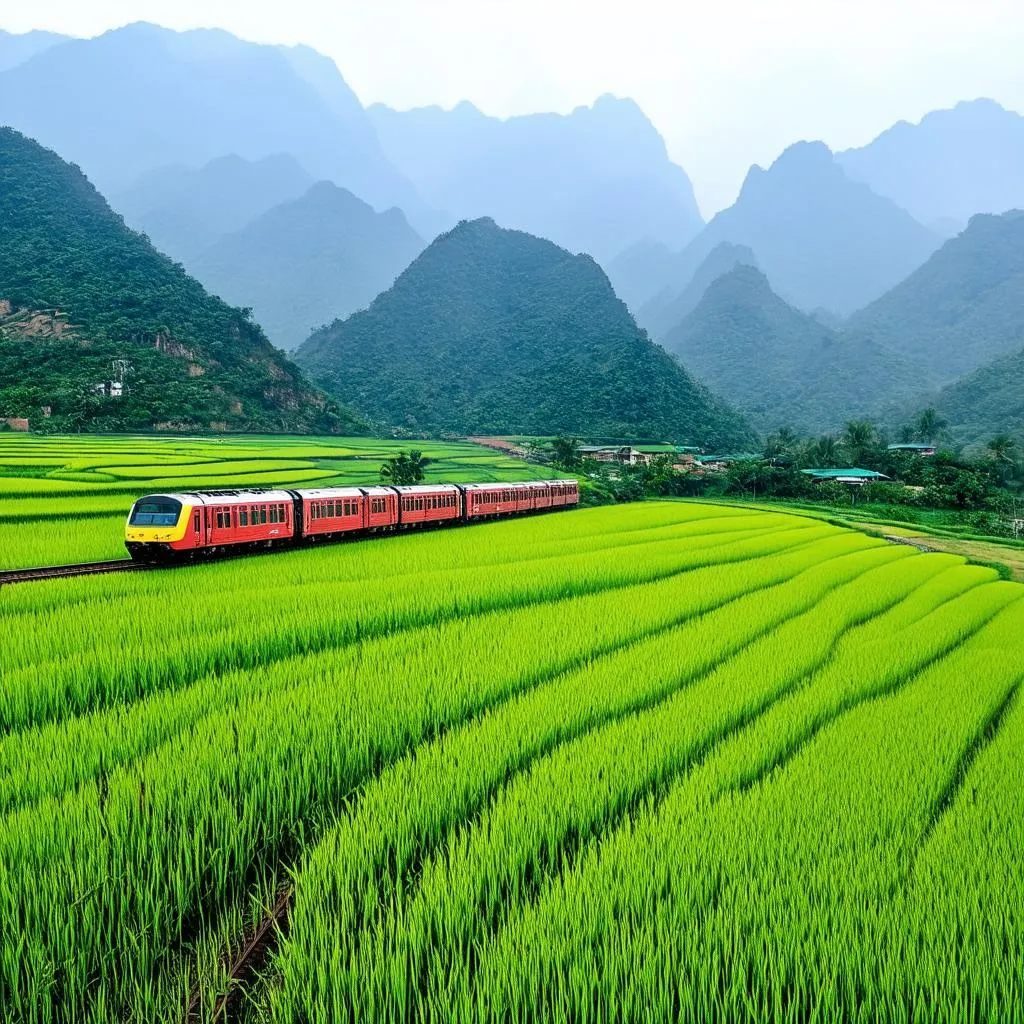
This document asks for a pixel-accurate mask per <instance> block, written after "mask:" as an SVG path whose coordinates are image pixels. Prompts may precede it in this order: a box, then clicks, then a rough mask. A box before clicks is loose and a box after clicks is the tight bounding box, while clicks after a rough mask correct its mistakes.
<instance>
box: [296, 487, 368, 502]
mask: <svg viewBox="0 0 1024 1024" xmlns="http://www.w3.org/2000/svg"><path fill="white" fill-rule="evenodd" d="M295 493H296V494H297V495H298V496H299V497H300V498H307V499H309V500H313V499H320V498H361V497H362V496H363V489H362V488H361V487H316V488H311V489H309V490H305V489H303V490H296V491H295Z"/></svg>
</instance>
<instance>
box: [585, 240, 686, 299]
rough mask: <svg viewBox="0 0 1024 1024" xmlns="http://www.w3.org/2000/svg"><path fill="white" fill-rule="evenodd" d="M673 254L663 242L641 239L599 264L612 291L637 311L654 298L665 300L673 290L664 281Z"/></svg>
mask: <svg viewBox="0 0 1024 1024" xmlns="http://www.w3.org/2000/svg"><path fill="white" fill-rule="evenodd" d="M674 257H675V253H674V252H673V251H672V250H671V249H670V248H669V247H668V246H667V245H666V244H665V243H664V242H656V241H655V240H654V239H653V238H641V239H640V241H639V242H634V243H633V244H632V245H630V246H628V247H627V248H626V249H623V250H622V252H620V253H619V254H618V255H617V256H614V257H612V259H610V260H606V261H605V262H604V263H603V264H602V266H603V267H604V268H605V271H606V272H607V274H608V278H609V280H610V281H611V282H612V285H613V287H614V288H615V294H616V295H618V297H619V298H620V299H622V301H623V302H625V303H626V305H627V306H629V308H630V309H631V310H639V309H641V308H642V307H643V306H644V305H645V304H646V303H648V302H651V301H652V300H654V299H655V298H660V299H661V300H662V301H666V302H667V301H668V300H669V299H670V298H671V297H672V294H673V290H672V288H671V287H669V286H668V285H667V284H666V281H665V268H666V267H667V266H670V265H671V263H672V260H673V259H674Z"/></svg>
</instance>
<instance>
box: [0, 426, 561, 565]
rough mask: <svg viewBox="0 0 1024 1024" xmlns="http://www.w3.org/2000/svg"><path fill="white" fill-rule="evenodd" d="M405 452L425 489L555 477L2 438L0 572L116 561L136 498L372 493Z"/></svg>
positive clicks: (182, 442) (166, 442) (525, 471)
mask: <svg viewBox="0 0 1024 1024" xmlns="http://www.w3.org/2000/svg"><path fill="white" fill-rule="evenodd" d="M411 448H419V449H420V450H422V452H423V455H424V457H425V458H427V459H429V460H430V461H429V462H428V464H427V466H426V479H427V480H428V481H431V480H437V481H446V482H447V481H499V480H529V479H535V478H539V477H542V476H545V475H546V476H552V475H554V476H558V475H559V474H557V473H552V470H551V469H550V467H538V466H531V465H530V464H529V463H526V462H523V461H522V460H520V459H513V458H510V457H509V456H507V455H503V454H502V453H501V452H496V451H491V450H489V449H486V448H481V447H480V446H478V445H473V444H465V443H457V442H452V443H448V442H439V441H430V442H399V441H386V440H384V441H382V440H378V439H372V438H303V437H293V438H289V437H272V438H271V437H267V438H260V437H237V436H235V437H231V436H228V437H224V438H209V437H205V438H180V437H167V438H161V437H151V436H150V437H98V436H90V435H81V436H76V437H47V436H40V435H24V434H14V433H0V569H14V568H27V567H30V566H37V565H53V564H67V563H71V562H83V561H102V560H104V559H109V558H120V557H124V555H125V550H124V536H123V534H124V520H125V518H126V516H127V514H128V510H129V509H130V508H131V505H132V502H133V501H134V500H135V499H136V498H137V497H139V496H140V495H142V494H147V493H152V492H154V491H168V490H170V491H181V490H189V489H192V490H215V489H220V488H232V487H310V486H318V487H320V486H333V485H345V486H349V485H355V486H359V485H366V484H376V483H378V482H379V471H380V466H381V464H382V463H383V462H384V461H385V460H386V459H388V458H390V457H391V456H393V455H396V454H398V452H400V451H407V450H409V449H411Z"/></svg>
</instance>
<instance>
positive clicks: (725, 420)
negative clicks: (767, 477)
mask: <svg viewBox="0 0 1024 1024" xmlns="http://www.w3.org/2000/svg"><path fill="white" fill-rule="evenodd" d="M296 359H297V360H298V361H299V363H300V365H302V366H303V367H305V368H306V369H307V370H308V371H309V372H310V373H311V375H312V376H313V377H314V379H315V380H317V381H318V382H319V383H321V384H323V386H324V387H325V388H327V389H328V390H329V391H331V392H332V393H333V394H335V395H337V396H338V397H339V398H340V399H342V400H343V401H345V402H347V403H349V404H351V405H352V406H354V407H355V408H357V409H359V410H360V411H361V412H363V413H364V414H365V415H367V416H369V417H372V418H373V419H376V420H380V421H383V422H386V423H389V424H392V425H395V426H399V427H403V428H406V429H408V430H411V431H423V432H427V433H437V432H446V431H452V432H465V433H477V432H484V431H488V432H496V433H529V434H556V433H562V432H572V433H579V434H586V435H591V436H593V435H601V436H607V437H623V438H629V439H637V438H656V439H663V438H664V439H671V440H677V441H688V442H690V443H693V444H703V445H710V446H713V447H717V446H719V445H736V444H743V443H746V442H749V440H750V436H751V434H750V430H749V428H748V426H747V425H746V423H745V422H744V421H743V420H742V419H741V418H740V417H739V416H738V415H737V414H736V413H734V412H733V411H731V410H730V409H729V408H727V407H726V406H725V405H723V404H722V403H721V402H720V401H718V400H717V399H716V398H714V397H713V396H712V395H711V394H710V393H709V392H708V391H707V390H706V389H705V388H704V387H703V386H701V385H699V384H698V383H696V382H695V381H694V380H693V379H692V378H691V377H690V376H689V375H688V374H687V373H686V371H685V370H684V369H683V368H682V367H681V366H680V365H679V364H678V363H677V362H676V361H675V360H674V359H673V358H672V357H671V356H670V355H669V354H668V353H667V352H665V351H664V349H662V348H660V347H659V346H657V345H655V344H654V343H652V342H651V341H649V340H648V338H647V336H646V334H645V333H644V332H642V331H640V330H639V329H638V328H637V327H636V325H635V323H634V322H633V319H632V318H631V317H630V315H629V312H628V311H627V309H626V307H625V306H624V305H623V304H622V302H620V301H619V300H618V299H617V298H616V297H615V294H614V292H613V291H612V288H611V285H610V284H609V282H608V279H607V278H606V277H605V275H604V273H603V272H602V271H601V269H600V267H598V266H597V264H596V263H594V261H593V260H591V259H590V258H589V257H586V256H574V255H572V254H570V253H568V252H566V251H565V250H563V249H560V248H559V247H558V246H556V245H553V244H552V243H551V242H548V241H545V240H543V239H539V238H535V237H533V236H531V235H527V234H524V233H522V232H517V231H507V230H504V229H502V228H499V227H498V226H497V225H495V224H494V222H493V221H491V220H486V219H485V220H478V221H472V222H465V223H461V224H459V225H458V226H457V227H456V228H454V229H453V230H452V231H450V232H448V233H446V234H444V235H442V236H440V237H439V238H437V239H436V240H435V241H434V242H433V243H432V244H431V245H430V246H429V247H428V248H427V249H426V250H425V251H424V252H423V253H422V254H421V255H420V256H419V257H418V258H417V259H416V260H415V261H414V262H413V264H412V265H411V266H410V267H409V268H408V270H406V271H405V272H404V273H403V274H402V275H401V276H400V277H399V278H398V280H397V281H396V282H395V284H394V286H393V287H392V288H391V289H389V290H388V291H387V292H385V293H384V294H383V295H381V296H379V297H378V298H377V299H376V300H375V301H374V302H373V304H372V305H371V306H370V308H369V309H368V310H365V311H362V312H359V313H355V314H354V315H353V316H351V317H350V318H349V319H348V320H345V321H341V322H338V323H335V324H333V325H331V326H330V327H328V328H326V329H324V330H322V331H319V332H317V333H316V334H314V335H313V336H312V337H311V338H310V339H309V340H308V341H307V342H306V343H305V344H304V345H303V346H302V347H301V348H300V349H299V351H298V352H297V353H296Z"/></svg>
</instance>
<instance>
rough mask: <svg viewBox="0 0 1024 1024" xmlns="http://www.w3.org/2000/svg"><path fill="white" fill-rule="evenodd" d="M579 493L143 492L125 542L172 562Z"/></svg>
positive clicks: (546, 486)
mask: <svg viewBox="0 0 1024 1024" xmlns="http://www.w3.org/2000/svg"><path fill="white" fill-rule="evenodd" d="M579 497H580V495H579V484H578V483H577V482H576V481H575V480H531V481H522V482H517V483H495V484H418V485H416V486H411V487H384V486H381V487H326V488H320V489H316V490H291V489H281V490H252V491H244V490H237V491H228V490H224V491H196V492H190V493H182V494H148V495H146V496H145V497H143V498H139V500H138V501H136V502H135V504H134V505H133V506H132V510H131V512H130V513H129V515H128V522H127V524H126V526H125V547H126V548H127V549H128V554H129V555H130V556H131V557H132V559H133V560H135V561H137V562H165V561H179V560H188V559H191V558H197V557H199V556H207V555H216V554H224V553H227V552H238V553H241V552H243V551H246V550H253V551H255V550H265V549H267V548H274V547H280V546H286V545H298V544H309V543H313V542H316V541H318V540H335V539H340V538H343V537H348V536H358V535H360V534H371V533H377V532H383V531H393V530H403V529H410V528H417V527H425V526H440V525H446V524H450V525H453V524H457V523H470V522H478V521H481V520H486V519H494V518H498V517H502V516H509V515H521V514H526V513H530V512H546V511H550V510H557V509H564V508H569V507H572V506H574V505H577V504H578V503H579Z"/></svg>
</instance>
